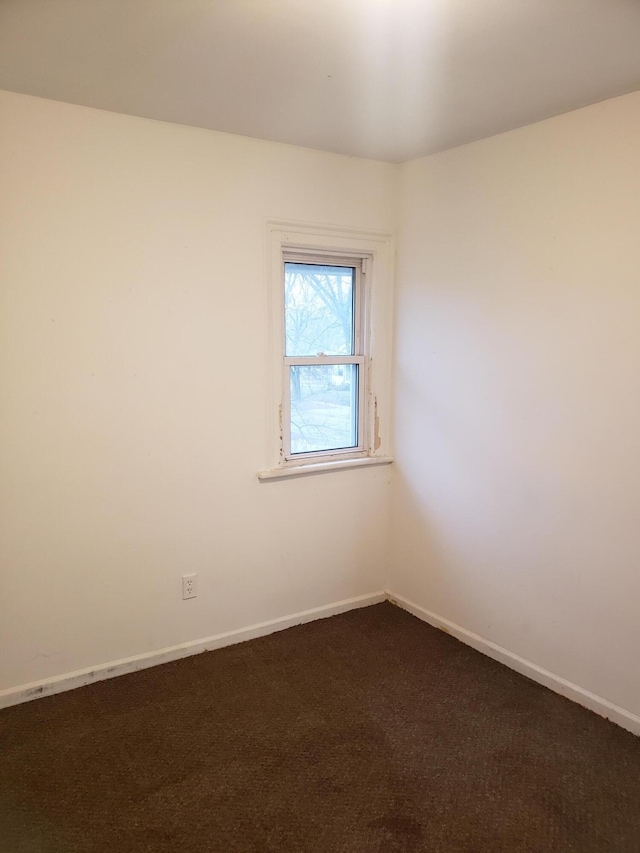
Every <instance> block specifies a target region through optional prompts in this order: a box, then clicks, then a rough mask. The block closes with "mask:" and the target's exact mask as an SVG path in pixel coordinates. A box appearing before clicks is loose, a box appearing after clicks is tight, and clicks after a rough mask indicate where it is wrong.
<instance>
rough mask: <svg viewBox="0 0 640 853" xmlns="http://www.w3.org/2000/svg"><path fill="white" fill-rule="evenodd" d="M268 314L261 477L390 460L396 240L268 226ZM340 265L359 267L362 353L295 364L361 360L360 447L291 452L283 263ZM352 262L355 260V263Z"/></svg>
mask: <svg viewBox="0 0 640 853" xmlns="http://www.w3.org/2000/svg"><path fill="white" fill-rule="evenodd" d="M266 249H267V278H268V317H269V333H268V345H267V367H268V374H269V381H268V383H267V387H268V392H267V422H268V425H269V428H268V431H267V448H266V459H267V460H268V461H267V467H266V469H265V470H263V471H261V472H259V474H258V477H259V478H260V479H261V480H270V479H281V478H284V477H293V476H299V475H301V474H312V473H320V472H323V471H334V470H340V469H342V468H355V467H365V466H369V465H376V464H377V465H380V464H388V463H389V462H392V461H393V458H392V456H391V455H390V448H391V443H390V427H391V417H390V414H391V413H390V396H391V394H390V390H391V384H390V383H391V356H392V350H391V339H392V329H393V264H394V251H393V238H392V236H391V235H390V234H387V233H380V232H371V231H356V230H353V229H348V228H336V227H333V226H323V225H311V224H305V223H289V222H282V221H273V220H272V221H269V222H268V223H267V227H266ZM296 259H298V260H302V261H303V262H306V263H328V264H337V263H343V264H346V265H355V266H356V268H357V269H358V270H359V271H358V272H357V273H356V275H357V281H356V300H357V304H356V322H357V323H360V324H361V325H360V328H359V335H360V339H361V341H362V350H361V354H359V355H358V356H357V357H354V356H348V357H344V358H343V357H340V356H326V357H324V356H320V357H318V356H316V357H310V358H309V359H308V360H307V359H299V358H296V359H294V361H295V363H296V364H300V363H301V361H308V363H310V364H322V363H327V364H337V363H341V362H343V361H344V362H345V363H350V364H352V363H354V360H355V361H356V362H357V363H359V365H360V366H359V387H358V393H359V400H358V403H359V409H358V420H359V431H358V446H357V447H355V448H354V447H350V448H345V449H339V450H330V451H324V452H322V453H318V452H313V453H305V454H295V455H291V454H289V455H287V449H288V448H289V446H290V436H289V435H288V433H287V430H288V428H289V424H288V420H289V418H288V417H287V413H288V411H289V399H288V395H289V393H290V391H289V382H288V370H289V366H290V361H291V360H290V359H287V357H286V355H285V328H284V316H285V312H284V264H285V260H286V261H287V262H290V261H293V262H294V263H295V260H296ZM354 262H355V263H354Z"/></svg>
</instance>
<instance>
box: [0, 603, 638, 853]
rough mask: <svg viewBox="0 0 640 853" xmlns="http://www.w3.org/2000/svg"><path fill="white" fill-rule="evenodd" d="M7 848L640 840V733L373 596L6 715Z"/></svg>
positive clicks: (632, 847) (501, 845)
mask: <svg viewBox="0 0 640 853" xmlns="http://www.w3.org/2000/svg"><path fill="white" fill-rule="evenodd" d="M0 738H1V752H0V851H2V853H107V851H109V853H111V852H112V853H142V851H145V853H146V851H149V853H205V851H206V853H217V852H218V851H220V853H236V851H237V853H240V852H241V853H272V851H273V853H275V851H295V853H334V851H336V852H337V851H341V853H342V852H343V853H387V851H388V853H392V851H428V853H483V851H487V852H488V853H524V851H527V853H529V852H530V853H555V851H557V853H571V851H576V853H591V851H601V852H602V853H627V852H628V853H639V851H640V738H636V737H634V736H633V735H631V734H629V733H628V732H626V731H624V730H623V729H621V728H619V727H618V726H616V725H614V724H612V723H609V722H607V721H606V720H604V719H601V718H600V717H597V716H596V715H595V714H592V713H590V712H589V711H586V710H585V709H583V708H581V707H579V706H578V705H575V704H573V703H572V702H570V701H568V700H566V699H563V698H561V697H559V696H557V695H555V694H554V693H552V692H550V691H549V690H546V689H545V688H543V687H540V686H538V685H537V684H534V683H533V682H531V681H528V680H527V679H526V678H524V677H522V676H520V675H518V674H516V673H514V672H512V671H511V670H509V669H507V668H506V667H504V666H501V665H500V664H498V663H496V662H494V661H492V660H490V659H489V658H486V657H484V656H483V655H481V654H479V653H477V652H475V651H473V650H471V649H469V648H468V647H466V646H464V645H463V644H462V643H459V642H458V641H457V640H455V639H453V638H452V637H450V636H448V635H446V634H444V633H442V632H440V631H437V630H435V629H434V628H431V627H429V626H428V625H425V624H424V623H422V622H420V621H419V620H417V619H416V618H414V617H413V616H410V615H409V614H407V613H405V612H404V611H402V610H399V609H398V608H396V607H394V606H392V605H391V604H388V603H385V604H380V605H375V606H373V607H368V608H365V609H362V610H356V611H352V612H350V613H346V614H344V615H341V616H335V617H332V618H330V619H324V620H321V621H318V622H313V623H310V624H308V625H303V626H299V627H296V628H290V629H289V630H287V631H282V632H280V633H277V634H272V635H271V636H268V637H264V638H261V639H257V640H252V641H250V642H246V643H242V644H240V645H236V646H231V647H229V648H226V649H220V650H218V651H214V652H207V653H205V654H201V655H197V656H194V657H191V658H187V659H185V660H182V661H177V662H175V663H170V664H165V665H163V666H158V667H154V668H153V669H148V670H145V671H143V672H138V673H135V674H132V675H127V676H122V677H120V678H115V679H112V680H110V681H103V682H100V683H97V684H93V685H91V686H88V687H83V688H81V689H78V690H74V691H70V692H68V693H62V694H59V695H57V696H52V697H48V698H43V699H39V700H36V701H33V702H30V703H27V704H25V705H20V706H17V707H14V708H9V709H6V710H4V711H2V712H0Z"/></svg>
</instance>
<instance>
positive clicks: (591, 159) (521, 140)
mask: <svg viewBox="0 0 640 853" xmlns="http://www.w3.org/2000/svg"><path fill="white" fill-rule="evenodd" d="M401 184H402V187H401V214H400V216H401V219H400V229H399V233H400V243H399V259H400V263H399V275H398V281H397V288H398V321H397V332H396V336H397V337H396V340H397V348H398V356H397V365H396V368H397V372H396V463H395V466H394V472H393V473H394V476H393V494H392V507H393V528H392V531H393V533H392V540H393V546H392V565H393V573H392V581H391V586H392V589H393V590H394V591H395V592H397V593H398V594H400V595H403V596H405V597H407V598H408V599H410V600H412V601H413V602H414V603H416V604H417V605H419V606H421V607H423V608H426V609H428V610H430V611H432V612H433V613H435V614H437V615H439V616H441V617H443V618H445V619H449V620H451V621H452V622H454V623H456V624H457V625H460V626H462V627H463V628H464V629H466V630H468V631H472V632H475V633H476V634H479V635H481V636H482V637H485V638H487V639H488V640H490V641H492V642H494V643H497V644H499V645H501V646H503V647H505V648H506V649H508V650H510V651H511V652H513V653H515V654H517V655H520V656H522V657H524V658H526V659H528V660H529V661H531V662H533V663H535V664H537V665H538V666H540V667H543V668H545V669H548V670H550V671H551V672H553V673H555V674H557V675H558V676H561V677H563V678H565V679H568V680H569V681H571V682H574V683H575V684H577V685H579V686H581V687H582V688H584V689H586V690H589V691H592V692H594V693H595V694H597V695H599V696H601V697H603V698H605V699H607V700H609V701H610V702H612V703H615V704H618V705H620V706H622V707H623V708H625V709H627V710H628V711H630V712H632V713H635V714H640V679H639V678H638V650H639V649H640V611H639V603H640V94H634V95H629V96H625V97H622V98H618V99H615V100H612V101H608V102H605V103H602V104H598V105H596V106H593V107H589V108H587V109H585V110H580V111H578V112H574V113H570V114H568V115H565V116H561V117H559V118H554V119H551V120H549V121H546V122H542V123H540V124H536V125H533V126H530V127H526V128H523V129H520V130H517V131H514V132H511V133H507V134H504V135H501V136H497V137H494V138H491V139H488V140H484V141H482V142H477V143H474V144H472V145H467V146H464V147H461V148H458V149H455V150H451V151H449V152H445V153H443V154H439V155H435V156H432V157H428V158H425V159H421V160H418V161H414V162H411V163H408V164H405V165H404V166H403V167H402V170H401Z"/></svg>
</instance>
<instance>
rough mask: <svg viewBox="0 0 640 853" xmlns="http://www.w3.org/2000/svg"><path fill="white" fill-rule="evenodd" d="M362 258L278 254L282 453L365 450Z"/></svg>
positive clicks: (308, 454) (290, 456)
mask: <svg viewBox="0 0 640 853" xmlns="http://www.w3.org/2000/svg"><path fill="white" fill-rule="evenodd" d="M362 290H363V271H362V259H360V258H357V259H355V258H354V259H351V260H347V259H340V258H336V259H332V258H327V257H318V258H312V257H311V258H305V257H303V256H298V255H297V254H295V253H288V252H285V253H284V352H285V355H284V358H283V365H284V377H283V386H284V391H285V393H284V405H283V445H284V446H283V456H284V458H285V459H286V460H292V459H294V458H296V459H303V458H304V459H309V458H311V457H314V456H318V455H320V456H325V455H329V454H331V455H335V454H345V453H347V452H351V453H354V452H355V453H358V452H362V451H363V450H364V418H363V412H364V399H365V396H366V377H365V373H366V371H365V357H364V335H363V323H362V303H363V294H362Z"/></svg>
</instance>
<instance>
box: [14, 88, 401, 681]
mask: <svg viewBox="0 0 640 853" xmlns="http://www.w3.org/2000/svg"><path fill="white" fill-rule="evenodd" d="M0 111H1V119H0V121H1V122H2V127H3V132H2V134H0V169H1V170H2V176H1V178H0V180H1V182H2V183H1V192H0V240H1V245H0V257H1V264H2V267H1V271H2V328H1V338H0V364H1V385H0V394H1V397H2V405H3V412H2V425H1V434H0V448H1V450H0V452H1V453H2V479H1V485H0V513H1V518H2V557H1V560H2V562H1V564H0V585H1V587H2V591H1V594H0V609H1V612H0V689H2V688H8V687H12V686H15V685H20V684H24V683H28V682H32V681H38V680H40V679H44V678H48V677H51V676H56V675H59V674H62V673H67V672H71V671H74V670H78V669H82V668H84V667H91V666H95V665H98V664H101V663H104V662H108V661H112V660H115V659H120V658H124V657H128V656H130V655H137V654H144V653H146V652H150V651H153V650H156V649H159V648H163V647H166V646H171V645H174V644H177V643H183V642H187V641H189V640H193V639H198V638H201V637H206V636H209V635H212V634H215V633H219V632H224V631H230V630H234V629H237V628H241V627H244V626H248V625H252V624H254V623H257V622H261V621H266V620H269V619H275V618H277V617H279V616H284V615H286V614H291V613H295V612H297V611H301V610H304V609H308V608H313V607H319V606H322V605H324V604H329V603H331V602H335V601H339V600H342V599H346V598H349V597H352V596H358V595H363V594H366V593H370V592H373V591H376V590H379V589H382V588H384V586H385V583H386V576H385V569H386V544H387V522H388V517H389V513H388V492H389V489H388V484H389V477H390V472H389V468H385V467H382V468H372V469H369V470H358V471H344V472H339V473H334V474H331V475H324V476H319V477H308V478H304V479H298V480H287V481H282V482H277V483H265V484H260V483H259V482H258V480H257V479H256V476H255V475H256V472H257V471H258V470H260V469H261V468H263V467H264V466H265V465H266V463H267V448H266V441H267V429H266V414H267V411H266V405H267V404H266V396H265V395H266V390H265V387H266V375H267V366H266V364H265V352H266V334H267V328H266V319H265V311H266V304H267V303H266V294H265V288H266V281H265V279H266V274H265V257H264V224H265V220H266V219H267V218H271V217H275V218H278V217H280V218H286V219H288V220H292V219H293V220H304V221H311V222H322V223H330V224H335V225H347V226H353V227H357V228H370V229H382V230H389V229H391V228H392V227H393V216H394V198H395V188H396V171H397V167H394V166H392V165H389V164H382V163H374V162H369V161H363V160H355V159H352V158H347V157H340V156H336V155H330V154H323V153H319V152H315V151H309V150H304V149H300V148H294V147H290V146H284V145H277V144H272V143H265V142H259V141H255V140H250V139H245V138H240V137H234V136H230V135H225V134H218V133H213V132H211V131H204V130H198V129H194V128H188V127H183V126H174V125H169V124H162V123H158V122H153V121H148V120H145V119H136V118H131V117H127V116H122V115H116V114H112V113H107V112H99V111H94V110H91V109H86V108H83V107H77V106H70V105H67V104H61V103H55V102H52V101H45V100H39V99H36V98H30V97H25V96H22V95H16V94H10V93H0ZM187 572H197V573H198V575H199V594H198V598H197V599H195V600H192V601H188V602H183V601H182V600H181V585H180V576H181V575H182V574H183V573H187Z"/></svg>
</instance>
